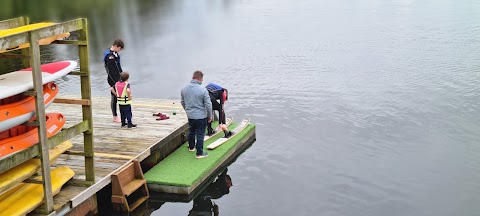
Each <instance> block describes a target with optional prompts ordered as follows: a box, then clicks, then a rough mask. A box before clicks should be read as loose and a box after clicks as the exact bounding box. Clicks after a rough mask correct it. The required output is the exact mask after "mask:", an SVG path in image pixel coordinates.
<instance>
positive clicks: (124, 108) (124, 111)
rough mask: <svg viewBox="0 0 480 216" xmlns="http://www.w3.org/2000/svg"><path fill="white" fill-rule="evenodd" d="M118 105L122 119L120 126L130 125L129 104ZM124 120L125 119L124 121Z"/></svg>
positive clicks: (130, 113) (130, 110)
mask: <svg viewBox="0 0 480 216" xmlns="http://www.w3.org/2000/svg"><path fill="white" fill-rule="evenodd" d="M119 107H120V119H121V120H122V126H124V125H127V123H126V122H128V125H132V106H131V105H130V104H129V105H119ZM125 120H126V121H125Z"/></svg>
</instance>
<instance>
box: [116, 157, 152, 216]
mask: <svg viewBox="0 0 480 216" xmlns="http://www.w3.org/2000/svg"><path fill="white" fill-rule="evenodd" d="M130 195H132V196H131V197H129V196H130ZM149 196H150V195H149V193H148V188H147V181H146V180H145V178H144V177H143V172H142V168H141V167H140V162H138V161H133V162H132V163H130V164H129V165H127V166H125V167H124V168H122V169H121V170H120V171H118V172H117V173H115V174H113V175H112V204H113V208H114V209H115V210H118V211H128V212H131V211H133V210H134V209H135V208H137V207H138V206H140V205H141V204H142V203H143V202H145V200H147V199H148V197H149ZM132 199H133V200H132ZM130 203H131V204H130Z"/></svg>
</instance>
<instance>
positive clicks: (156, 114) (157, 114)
mask: <svg viewBox="0 0 480 216" xmlns="http://www.w3.org/2000/svg"><path fill="white" fill-rule="evenodd" d="M162 115H164V114H162V113H155V114H153V116H158V117H160V116H162Z"/></svg>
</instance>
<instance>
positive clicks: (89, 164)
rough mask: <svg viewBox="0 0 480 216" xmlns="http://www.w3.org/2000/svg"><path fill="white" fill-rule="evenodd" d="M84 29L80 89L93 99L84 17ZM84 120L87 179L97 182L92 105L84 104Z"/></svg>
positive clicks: (87, 97) (80, 55)
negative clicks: (83, 73) (86, 128)
mask: <svg viewBox="0 0 480 216" xmlns="http://www.w3.org/2000/svg"><path fill="white" fill-rule="evenodd" d="M81 21H82V23H81V24H82V31H79V35H78V40H79V41H85V44H82V45H79V46H78V56H79V58H80V71H82V72H85V75H83V76H80V89H81V92H82V99H84V100H88V101H91V100H92V93H91V91H92V89H91V84H90V65H89V62H88V23H87V19H82V20H81ZM82 115H83V121H87V122H88V130H87V131H85V132H84V133H83V144H84V146H83V149H84V151H85V180H86V181H92V182H95V160H94V142H93V114H92V106H87V105H83V106H82Z"/></svg>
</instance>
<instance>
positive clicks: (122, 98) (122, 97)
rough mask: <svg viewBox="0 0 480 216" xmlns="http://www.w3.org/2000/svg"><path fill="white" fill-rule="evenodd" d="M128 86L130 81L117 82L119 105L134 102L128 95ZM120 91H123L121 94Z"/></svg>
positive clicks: (116, 89)
mask: <svg viewBox="0 0 480 216" xmlns="http://www.w3.org/2000/svg"><path fill="white" fill-rule="evenodd" d="M127 87H128V82H117V83H115V91H116V92H117V103H118V105H129V104H132V100H130V98H129V97H128V92H127ZM119 90H120V91H119ZM119 92H121V94H119ZM118 95H119V96H118Z"/></svg>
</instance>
